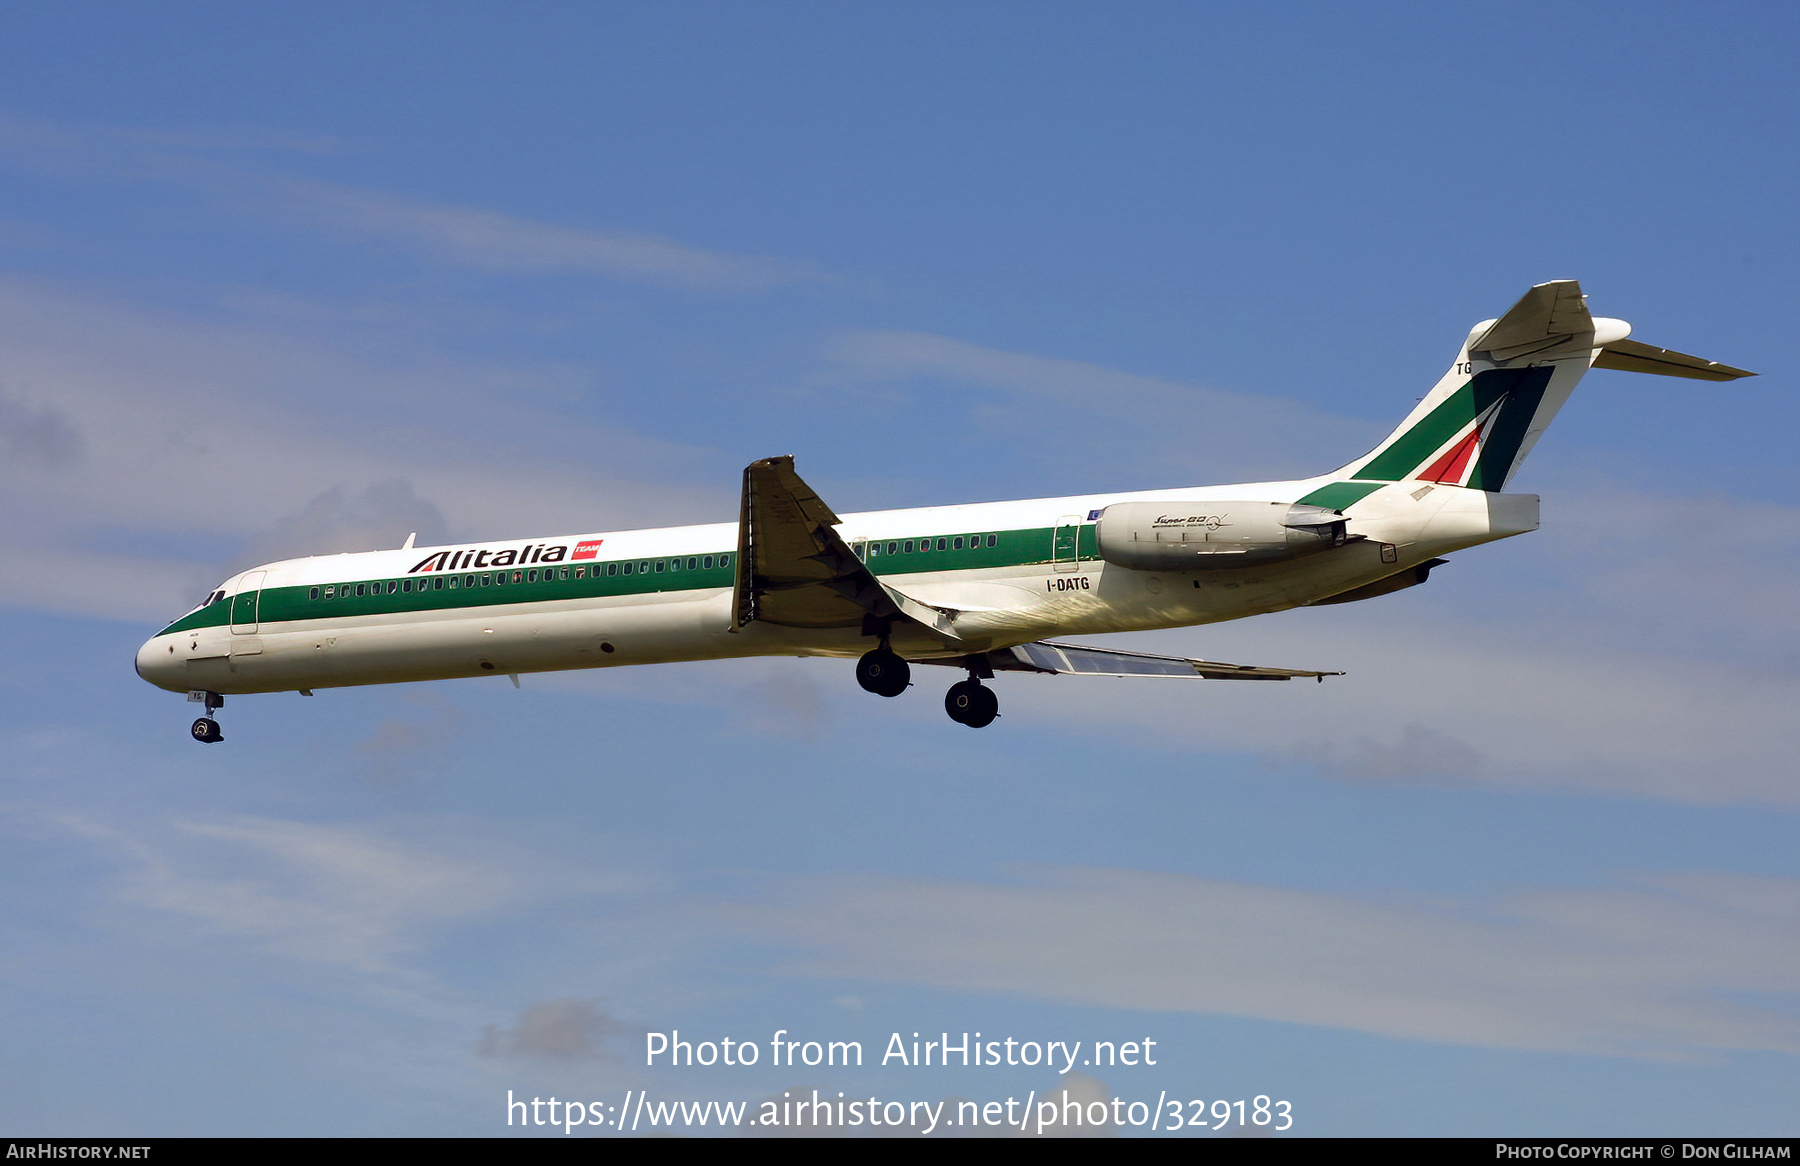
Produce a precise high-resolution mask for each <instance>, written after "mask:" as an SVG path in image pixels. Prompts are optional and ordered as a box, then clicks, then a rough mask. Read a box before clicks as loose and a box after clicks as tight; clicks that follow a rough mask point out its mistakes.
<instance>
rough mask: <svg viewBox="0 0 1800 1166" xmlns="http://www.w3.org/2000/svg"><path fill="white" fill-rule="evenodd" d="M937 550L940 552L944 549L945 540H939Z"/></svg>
mask: <svg viewBox="0 0 1800 1166" xmlns="http://www.w3.org/2000/svg"><path fill="white" fill-rule="evenodd" d="M937 549H938V550H940V551H941V550H943V549H944V540H943V539H939V540H938V545H937Z"/></svg>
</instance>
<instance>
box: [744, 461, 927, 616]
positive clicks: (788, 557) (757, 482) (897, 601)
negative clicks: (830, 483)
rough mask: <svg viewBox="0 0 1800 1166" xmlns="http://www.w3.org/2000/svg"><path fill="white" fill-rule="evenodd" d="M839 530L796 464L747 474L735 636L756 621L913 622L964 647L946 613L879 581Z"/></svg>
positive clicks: (766, 464)
mask: <svg viewBox="0 0 1800 1166" xmlns="http://www.w3.org/2000/svg"><path fill="white" fill-rule="evenodd" d="M837 525H838V516H837V515H836V514H834V513H832V510H831V507H829V506H827V505H825V503H824V501H823V500H822V499H821V498H820V497H819V496H818V495H817V494H815V493H814V492H813V489H812V487H811V486H808V485H807V484H806V483H805V482H803V481H802V480H801V479H800V475H799V474H797V473H795V472H794V459H793V458H792V457H789V456H782V457H773V458H764V459H763V460H762V461H759V462H752V463H750V465H749V466H747V467H745V469H744V494H743V499H742V501H741V502H740V503H739V506H738V561H737V583H736V587H735V592H734V596H733V599H734V603H733V607H732V610H733V612H734V613H735V614H734V617H733V630H736V629H737V628H741V627H743V626H744V625H745V624H748V623H751V622H753V621H756V620H761V621H762V622H764V623H772V624H778V625H780V626H782V627H791V628H850V627H866V626H867V625H868V621H871V620H874V621H888V622H892V621H895V620H909V621H911V622H914V623H918V624H921V625H923V626H924V627H926V628H929V629H930V630H931V631H933V632H935V633H936V634H937V635H939V636H941V637H943V638H944V639H946V640H948V641H950V642H951V643H958V642H960V640H959V639H958V637H957V635H956V633H955V631H953V630H952V629H951V626H950V613H949V612H945V611H941V610H939V609H938V608H935V607H931V606H929V605H928V604H924V603H920V602H919V601H917V600H915V599H911V598H909V597H907V596H905V595H902V594H900V592H898V591H896V590H894V589H893V588H892V587H889V586H887V585H886V584H885V583H883V582H882V581H881V580H879V579H877V578H876V577H875V575H874V574H873V573H872V572H871V571H870V570H869V569H868V568H867V567H866V566H864V565H863V563H862V560H860V559H858V558H857V557H856V553H855V552H854V551H852V550H851V549H850V548H849V546H847V545H846V544H845V543H844V540H843V539H841V538H839V537H838V533H837V531H836V530H835V529H834V528H835V527H836V526H837Z"/></svg>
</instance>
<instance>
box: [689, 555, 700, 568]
mask: <svg viewBox="0 0 1800 1166" xmlns="http://www.w3.org/2000/svg"><path fill="white" fill-rule="evenodd" d="M699 563H700V560H699V559H696V558H694V557H693V556H691V555H690V556H689V557H688V570H690V571H692V570H693V569H694V568H695V567H696V566H698V565H699Z"/></svg>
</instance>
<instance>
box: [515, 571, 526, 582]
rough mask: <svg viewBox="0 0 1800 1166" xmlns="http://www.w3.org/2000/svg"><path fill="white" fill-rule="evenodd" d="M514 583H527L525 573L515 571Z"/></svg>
mask: <svg viewBox="0 0 1800 1166" xmlns="http://www.w3.org/2000/svg"><path fill="white" fill-rule="evenodd" d="M513 582H514V583H523V582H525V572H523V571H514V572H513Z"/></svg>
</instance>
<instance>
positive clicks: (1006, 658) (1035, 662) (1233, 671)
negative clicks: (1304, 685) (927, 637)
mask: <svg viewBox="0 0 1800 1166" xmlns="http://www.w3.org/2000/svg"><path fill="white" fill-rule="evenodd" d="M974 662H984V663H986V664H987V666H988V667H989V668H991V669H993V670H994V671H996V672H1053V673H1057V674H1059V675H1064V676H1172V677H1177V678H1185V679H1189V680H1192V679H1195V678H1199V679H1202V680H1292V679H1293V678H1294V677H1296V676H1307V677H1312V678H1314V679H1317V680H1323V679H1325V677H1327V676H1342V675H1343V673H1342V672H1308V671H1305V670H1303V669H1298V668H1257V667H1253V666H1252V665H1249V664H1222V663H1220V662H1218V661H1217V660H1192V659H1189V658H1187V657H1185V656H1152V655H1149V654H1147V653H1144V652H1117V651H1113V650H1112V649H1110V648H1084V647H1082V646H1081V645H1079V644H1057V643H1052V642H1050V641H1048V640H1039V641H1038V642H1036V643H1032V644H1019V645H1017V646H1016V647H1011V648H1000V649H998V650H997V651H993V652H988V653H986V655H985V656H977V657H973V658H970V657H964V658H961V659H956V660H923V661H920V663H925V664H949V665H952V666H955V667H968V666H969V665H970V664H971V663H974Z"/></svg>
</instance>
